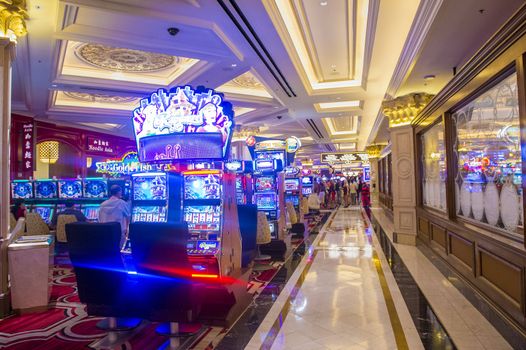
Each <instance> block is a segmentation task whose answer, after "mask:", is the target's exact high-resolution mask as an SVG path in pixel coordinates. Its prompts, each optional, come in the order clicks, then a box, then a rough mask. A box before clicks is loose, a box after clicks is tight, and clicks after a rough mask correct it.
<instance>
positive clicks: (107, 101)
mask: <svg viewBox="0 0 526 350" xmlns="http://www.w3.org/2000/svg"><path fill="white" fill-rule="evenodd" d="M139 100H140V98H137V97H130V96H114V95H105V94H93V93H86V92H76V91H55V98H54V103H53V106H56V107H75V108H104V109H117V110H128V111H130V113H131V111H132V110H133V109H134V108H136V107H137V106H138V105H139Z"/></svg>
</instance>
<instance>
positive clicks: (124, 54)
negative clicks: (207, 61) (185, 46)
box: [75, 43, 193, 73]
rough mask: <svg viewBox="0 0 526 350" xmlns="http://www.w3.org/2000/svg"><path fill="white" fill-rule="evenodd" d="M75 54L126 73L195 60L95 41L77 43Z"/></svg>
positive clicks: (109, 68) (80, 57)
mask: <svg viewBox="0 0 526 350" xmlns="http://www.w3.org/2000/svg"><path fill="white" fill-rule="evenodd" d="M75 55H76V56H77V57H78V58H79V59H81V60H82V61H84V62H86V63H88V64H90V65H92V66H94V67H97V68H101V69H105V70H111V71H117V72H126V73H136V72H154V71H158V70H163V69H166V68H168V67H171V66H173V65H181V64H182V63H183V61H186V63H189V62H192V61H193V60H191V59H189V58H184V57H174V56H169V55H163V54H157V53H152V52H145V51H140V50H131V49H123V48H119V47H111V46H108V45H102V44H94V43H83V44H79V45H77V47H76V48H75Z"/></svg>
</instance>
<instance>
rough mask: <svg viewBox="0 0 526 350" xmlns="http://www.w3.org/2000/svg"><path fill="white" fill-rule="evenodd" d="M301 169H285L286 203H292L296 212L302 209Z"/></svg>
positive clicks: (294, 167)
mask: <svg viewBox="0 0 526 350" xmlns="http://www.w3.org/2000/svg"><path fill="white" fill-rule="evenodd" d="M300 170H301V169H300V168H298V167H296V166H288V167H286V168H285V183H284V191H285V202H291V203H292V205H293V206H294V208H295V209H296V210H299V209H300V205H301V199H302V198H303V194H302V191H301V181H300V180H301V179H300Z"/></svg>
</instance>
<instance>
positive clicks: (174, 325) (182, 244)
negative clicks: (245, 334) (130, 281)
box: [129, 222, 204, 349]
mask: <svg viewBox="0 0 526 350" xmlns="http://www.w3.org/2000/svg"><path fill="white" fill-rule="evenodd" d="M129 236H130V242H131V250H132V257H133V262H134V264H135V268H136V270H137V275H138V278H139V285H140V289H141V291H142V294H143V305H142V315H143V318H145V319H148V320H150V321H153V322H164V323H166V322H169V325H166V324H162V325H161V326H159V327H158V328H157V332H158V333H161V334H164V335H167V336H169V337H170V341H169V344H167V347H168V348H170V349H171V348H176V347H177V346H180V345H181V342H180V340H179V338H186V339H185V340H183V343H186V342H188V341H193V340H192V339H193V338H192V336H194V335H195V336H199V335H200V334H201V333H202V331H204V329H203V328H201V329H199V327H197V329H196V327H193V329H192V330H191V331H185V330H184V327H183V324H188V323H192V322H195V320H196V319H197V317H198V316H199V312H200V303H201V297H200V293H199V288H197V287H198V285H196V284H195V283H194V282H193V281H192V279H191V272H192V266H191V265H190V262H189V260H188V255H187V253H186V242H187V239H188V226H187V224H186V223H184V222H183V223H180V222H179V223H143V222H137V223H132V224H130V234H129ZM190 328H191V327H190Z"/></svg>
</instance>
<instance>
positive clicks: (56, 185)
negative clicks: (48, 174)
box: [11, 178, 131, 224]
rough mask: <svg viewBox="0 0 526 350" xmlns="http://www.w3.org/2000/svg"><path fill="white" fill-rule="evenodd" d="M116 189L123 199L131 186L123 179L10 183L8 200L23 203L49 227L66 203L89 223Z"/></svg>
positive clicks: (16, 181)
mask: <svg viewBox="0 0 526 350" xmlns="http://www.w3.org/2000/svg"><path fill="white" fill-rule="evenodd" d="M113 185H119V186H121V188H123V197H124V199H127V198H126V197H128V196H129V193H130V189H131V184H130V181H129V180H124V179H106V178H74V179H38V180H14V181H12V182H11V198H12V199H13V200H14V201H18V200H23V201H24V204H25V205H26V207H27V208H28V210H29V211H30V212H36V213H38V214H39V215H40V216H41V217H42V220H44V222H45V223H47V224H50V223H51V220H52V218H53V216H54V215H55V214H56V213H58V212H60V211H62V210H64V209H65V204H66V203H67V202H73V203H74V208H75V209H78V210H80V211H82V213H83V214H84V216H86V218H87V219H88V221H91V222H97V221H98V218H99V207H100V204H101V203H102V202H103V201H105V200H106V199H108V193H109V188H111V186H113Z"/></svg>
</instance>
